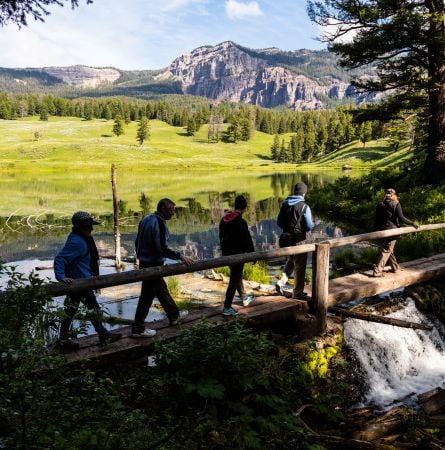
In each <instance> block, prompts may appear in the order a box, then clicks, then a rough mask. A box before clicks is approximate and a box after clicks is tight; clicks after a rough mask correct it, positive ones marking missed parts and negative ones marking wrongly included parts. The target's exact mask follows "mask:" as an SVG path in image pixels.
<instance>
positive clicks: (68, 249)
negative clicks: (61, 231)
mask: <svg viewBox="0 0 445 450" xmlns="http://www.w3.org/2000/svg"><path fill="white" fill-rule="evenodd" d="M71 222H72V224H73V228H72V231H71V233H70V234H69V235H68V239H67V241H66V243H65V246H64V247H63V248H62V250H60V252H59V253H58V254H57V256H56V257H55V259H54V273H55V276H56V279H57V280H58V281H62V282H64V283H66V284H73V281H74V280H76V279H79V278H88V277H92V276H95V275H99V253H98V251H97V248H96V243H95V242H94V239H93V237H92V236H91V233H92V231H93V225H98V224H99V222H97V221H95V220H94V219H93V218H92V217H91V215H90V214H89V213H87V212H85V211H77V212H76V213H74V214H73V217H72V218H71ZM80 302H82V303H84V304H85V305H86V307H87V308H88V309H89V310H90V311H91V312H92V314H91V323H92V324H93V326H94V329H95V330H96V333H97V334H98V335H99V340H100V343H101V344H107V343H109V342H113V341H116V340H118V339H120V337H121V335H120V334H119V333H110V332H108V331H107V330H106V329H105V327H104V326H103V324H102V320H101V310H100V307H99V304H98V303H97V300H96V296H95V295H94V292H93V290H88V291H84V292H79V293H75V294H70V295H69V296H67V297H66V299H65V305H64V306H65V309H64V310H65V315H66V317H65V318H64V319H62V321H61V324H60V340H59V345H60V348H61V349H62V350H67V351H69V350H75V349H77V348H78V347H79V345H78V344H77V343H75V342H73V341H71V340H70V339H69V337H70V326H71V323H72V321H73V318H74V315H75V314H76V313H77V310H78V308H79V304H80Z"/></svg>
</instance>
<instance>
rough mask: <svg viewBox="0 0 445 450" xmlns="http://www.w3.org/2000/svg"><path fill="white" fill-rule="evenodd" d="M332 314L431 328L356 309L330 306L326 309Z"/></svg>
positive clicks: (396, 324) (419, 328) (403, 325)
mask: <svg viewBox="0 0 445 450" xmlns="http://www.w3.org/2000/svg"><path fill="white" fill-rule="evenodd" d="M328 311H329V312H331V313H333V314H341V315H342V316H346V317H352V318H354V319H359V320H366V321H368V322H378V323H384V324H387V325H394V326H396V327H402V328H413V329H416V330H432V329H433V327H431V326H429V325H424V324H423V323H417V322H409V321H407V320H401V319H394V318H393V317H385V316H378V315H376V314H367V313H362V312H357V311H349V310H347V309H343V308H337V307H335V306H332V307H330V308H329V309H328Z"/></svg>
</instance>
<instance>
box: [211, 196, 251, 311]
mask: <svg viewBox="0 0 445 450" xmlns="http://www.w3.org/2000/svg"><path fill="white" fill-rule="evenodd" d="M246 208H247V200H246V198H245V197H243V196H242V195H238V196H237V197H236V198H235V210H234V211H229V212H228V213H226V214H225V215H224V217H223V218H222V219H221V222H220V223H219V241H220V244H221V251H222V254H223V256H227V255H236V254H238V253H250V252H253V251H254V250H255V249H254V246H253V241H252V236H251V235H250V232H249V227H248V226H247V222H246V221H245V220H244V219H243V218H242V214H243V212H244V211H245V210H246ZM229 267H230V280H229V285H228V286H227V291H226V298H225V301H224V309H223V314H224V315H225V316H236V315H237V314H238V312H237V311H236V310H235V309H233V308H232V302H233V297H234V296H235V291H238V294H239V296H240V297H241V300H244V299H245V298H246V292H245V291H244V285H243V269H244V264H234V265H232V266H229Z"/></svg>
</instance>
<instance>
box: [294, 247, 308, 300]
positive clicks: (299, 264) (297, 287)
mask: <svg viewBox="0 0 445 450" xmlns="http://www.w3.org/2000/svg"><path fill="white" fill-rule="evenodd" d="M293 259H294V266H295V281H294V283H295V284H294V292H293V297H294V298H297V297H299V296H301V294H302V293H303V292H304V281H305V279H306V264H307V253H301V254H299V255H294V257H293Z"/></svg>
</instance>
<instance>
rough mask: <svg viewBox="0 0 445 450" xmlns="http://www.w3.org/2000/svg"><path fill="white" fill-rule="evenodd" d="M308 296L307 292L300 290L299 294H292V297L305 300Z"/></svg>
mask: <svg viewBox="0 0 445 450" xmlns="http://www.w3.org/2000/svg"><path fill="white" fill-rule="evenodd" d="M308 297H309V295H308V293H307V292H300V293H299V294H294V295H292V298H294V299H296V300H307V299H308Z"/></svg>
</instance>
